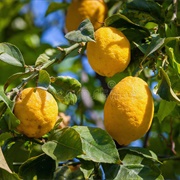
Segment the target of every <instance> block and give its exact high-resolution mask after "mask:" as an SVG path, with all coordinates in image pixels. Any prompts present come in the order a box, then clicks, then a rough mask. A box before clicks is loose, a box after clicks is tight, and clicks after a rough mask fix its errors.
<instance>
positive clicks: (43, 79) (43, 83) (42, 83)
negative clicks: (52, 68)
mask: <svg viewBox="0 0 180 180" xmlns="http://www.w3.org/2000/svg"><path fill="white" fill-rule="evenodd" d="M49 85H50V76H49V74H48V72H47V71H45V70H40V71H39V76H38V82H37V87H41V88H43V89H45V90H47V89H48V87H49Z"/></svg>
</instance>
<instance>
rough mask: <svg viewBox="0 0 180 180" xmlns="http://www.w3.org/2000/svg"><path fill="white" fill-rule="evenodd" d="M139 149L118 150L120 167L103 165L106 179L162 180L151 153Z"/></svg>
mask: <svg viewBox="0 0 180 180" xmlns="http://www.w3.org/2000/svg"><path fill="white" fill-rule="evenodd" d="M139 150H141V148H139V149H131V148H130V149H128V148H122V149H119V154H120V158H121V160H122V164H121V165H116V164H114V165H109V164H103V169H104V172H105V178H106V179H115V180H119V179H147V177H148V179H158V180H163V179H164V178H163V177H162V175H161V171H160V169H159V167H158V165H157V161H154V157H153V156H154V155H152V156H151V154H152V152H149V153H148V150H145V149H144V150H143V151H144V152H143V151H140V152H138V151H139ZM147 154H148V155H147Z"/></svg>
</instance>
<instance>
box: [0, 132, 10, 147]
mask: <svg viewBox="0 0 180 180" xmlns="http://www.w3.org/2000/svg"><path fill="white" fill-rule="evenodd" d="M11 137H12V133H9V132H5V133H1V134H0V146H3V144H4V142H5V141H6V140H7V139H9V138H11Z"/></svg>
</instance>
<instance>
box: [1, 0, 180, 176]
mask: <svg viewBox="0 0 180 180" xmlns="http://www.w3.org/2000/svg"><path fill="white" fill-rule="evenodd" d="M106 3H107V6H108V8H109V11H108V17H107V18H106V20H105V22H104V25H105V26H112V27H116V28H118V29H120V30H121V31H122V32H123V33H124V34H125V35H126V37H127V38H128V39H129V41H130V42H131V53H132V58H131V63H130V64H129V66H128V68H127V69H126V70H125V71H124V72H121V73H118V74H116V75H114V76H113V77H111V78H104V77H101V76H99V75H98V74H95V73H89V71H88V70H87V68H86V65H87V64H84V63H85V62H86V61H85V59H86V51H85V48H86V42H88V41H94V34H93V33H94V32H93V28H92V25H91V22H89V21H88V20H85V21H83V22H82V23H81V24H80V26H79V27H80V28H79V29H78V30H76V31H73V32H69V33H68V34H66V35H65V34H64V36H65V37H66V38H67V39H68V40H69V43H68V45H67V44H63V45H61V47H58V48H54V47H52V46H51V45H48V44H45V43H40V38H41V36H42V33H43V27H40V26H37V25H36V24H35V21H34V19H33V13H32V11H22V10H23V8H24V7H26V8H27V7H28V6H30V4H31V2H29V1H2V3H1V4H0V22H1V26H0V42H1V43H0V67H1V78H0V84H1V88H0V144H1V150H0V162H1V163H0V177H1V178H2V179H35V178H36V179H62V178H66V179H73V178H74V179H78V178H79V179H88V178H89V179H121V178H122V177H123V178H126V179H130V178H134V179H178V178H179V177H180V171H179V170H180V167H179V166H180V164H179V160H180V141H179V134H180V130H179V124H180V122H179V121H180V94H179V92H180V86H179V82H180V59H179V57H180V26H179V24H180V17H179V14H180V4H179V3H177V1H173V2H171V1H169V0H165V1H162V2H161V1H155V0H148V1H147V0H144V1H141V0H127V1H112V0H106ZM12 7H13V8H12ZM67 7H68V3H66V2H65V1H64V2H63V3H57V2H56V3H55V2H52V3H50V4H49V6H48V9H47V11H46V18H48V17H49V16H51V15H52V14H53V13H56V11H57V10H58V9H60V10H61V12H64V11H65V10H66V8H67ZM7 12H9V13H8V15H7ZM56 15H57V14H56ZM62 17H63V15H62ZM54 18H55V16H54ZM45 23H47V22H45ZM46 26H50V24H46ZM61 30H62V32H63V28H62V29H60V31H61ZM84 32H86V33H84ZM66 72H71V73H70V74H72V75H73V77H70V76H69V75H68V76H67V74H66ZM65 75H66V76H65ZM128 75H133V76H139V77H140V78H142V79H144V80H145V81H146V82H148V84H149V86H150V87H151V89H152V93H153V96H154V102H155V114H154V119H153V124H152V127H151V129H150V131H149V132H148V133H147V134H146V135H145V136H144V137H142V138H141V139H139V140H138V143H139V144H138V145H137V144H136V146H138V147H133V143H132V144H130V145H129V146H127V147H120V146H119V145H118V144H117V143H116V142H115V141H114V140H113V139H112V138H111V137H110V136H109V135H108V134H107V132H106V131H105V130H103V126H102V124H103V121H102V115H101V114H102V112H103V107H104V102H105V100H106V96H108V94H109V92H110V90H111V89H112V88H113V86H114V85H115V84H117V83H118V82H119V81H120V80H121V79H122V78H123V77H126V76H128ZM25 86H40V87H43V88H45V89H46V90H48V91H49V92H51V93H52V94H53V95H54V97H55V98H56V100H57V101H58V104H59V111H61V112H64V113H66V114H69V115H70V116H71V124H70V126H69V127H65V128H63V129H59V123H60V122H61V120H62V119H61V118H60V119H59V121H57V124H56V125H55V127H54V129H53V130H52V131H51V132H49V133H48V134H46V135H45V136H43V137H42V138H39V139H31V138H27V137H25V136H23V135H21V134H19V133H18V132H17V131H16V127H17V125H18V124H19V120H18V119H17V118H16V117H15V116H14V114H13V106H14V100H15V98H16V96H17V94H18V92H19V91H20V90H21V89H22V88H24V87H25Z"/></svg>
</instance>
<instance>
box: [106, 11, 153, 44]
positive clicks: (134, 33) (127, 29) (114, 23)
mask: <svg viewBox="0 0 180 180" xmlns="http://www.w3.org/2000/svg"><path fill="white" fill-rule="evenodd" d="M105 26H111V27H115V28H118V29H120V30H121V31H122V32H123V33H124V34H125V36H126V37H127V38H128V39H129V40H130V41H135V42H136V41H141V40H142V39H144V38H145V37H148V36H149V35H150V33H149V30H148V29H146V28H145V27H143V26H140V25H138V24H135V23H134V22H132V21H131V20H130V19H128V18H127V17H126V16H124V15H122V14H120V13H118V14H114V15H112V16H110V17H108V18H107V19H106V20H105Z"/></svg>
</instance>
